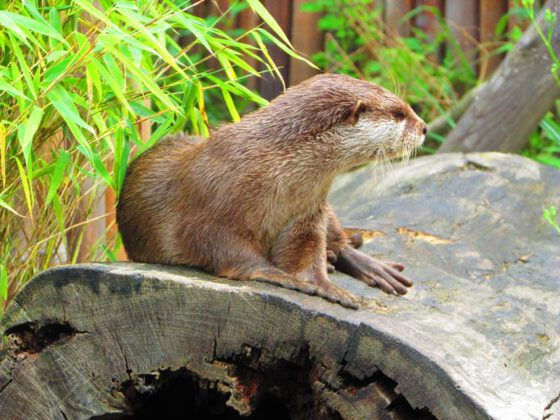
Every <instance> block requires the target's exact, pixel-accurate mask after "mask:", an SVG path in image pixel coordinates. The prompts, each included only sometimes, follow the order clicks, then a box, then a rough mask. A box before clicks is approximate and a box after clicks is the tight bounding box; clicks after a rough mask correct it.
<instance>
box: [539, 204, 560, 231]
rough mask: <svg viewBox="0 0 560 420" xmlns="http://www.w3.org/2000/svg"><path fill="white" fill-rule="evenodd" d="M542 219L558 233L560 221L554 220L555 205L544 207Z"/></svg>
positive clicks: (555, 213) (555, 215)
mask: <svg viewBox="0 0 560 420" xmlns="http://www.w3.org/2000/svg"><path fill="white" fill-rule="evenodd" d="M543 216H544V220H546V221H547V222H548V223H549V224H550V226H552V227H553V228H554V229H556V232H558V234H560V222H559V221H557V220H556V217H557V212H556V207H554V206H550V207H549V208H545V209H544V210H543Z"/></svg>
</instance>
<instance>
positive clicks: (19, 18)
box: [0, 4, 66, 43]
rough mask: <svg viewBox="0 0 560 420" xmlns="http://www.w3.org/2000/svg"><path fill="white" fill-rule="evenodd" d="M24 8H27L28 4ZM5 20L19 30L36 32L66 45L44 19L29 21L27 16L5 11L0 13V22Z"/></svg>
mask: <svg viewBox="0 0 560 420" xmlns="http://www.w3.org/2000/svg"><path fill="white" fill-rule="evenodd" d="M26 6H27V7H28V8H29V5H28V4H27V5H26ZM6 18H9V19H11V20H12V22H14V23H15V24H16V25H18V26H19V27H20V28H22V27H23V28H26V29H28V30H30V31H32V32H37V33H39V34H42V35H47V36H49V37H52V38H54V39H57V40H58V41H61V42H64V43H66V41H64V38H62V36H61V35H60V34H59V33H58V32H57V31H56V30H55V29H54V28H53V27H52V26H50V25H49V24H48V22H47V21H46V20H44V19H43V20H42V21H40V20H39V19H31V18H28V17H27V16H23V15H19V14H17V13H11V12H5V11H2V12H0V21H2V19H6Z"/></svg>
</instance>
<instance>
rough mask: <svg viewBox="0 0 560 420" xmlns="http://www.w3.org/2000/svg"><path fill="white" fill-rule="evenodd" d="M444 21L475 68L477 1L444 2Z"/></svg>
mask: <svg viewBox="0 0 560 420" xmlns="http://www.w3.org/2000/svg"><path fill="white" fill-rule="evenodd" d="M445 21H446V23H447V25H448V26H449V29H450V30H451V33H452V34H453V35H454V36H455V38H456V39H457V41H458V42H459V45H460V46H461V50H462V51H463V53H464V54H465V55H466V57H467V59H468V60H469V63H470V64H471V66H472V67H473V68H476V58H477V54H476V45H477V43H478V1H477V0H462V1H447V2H446V3H445Z"/></svg>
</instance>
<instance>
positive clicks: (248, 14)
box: [237, 8, 259, 91]
mask: <svg viewBox="0 0 560 420" xmlns="http://www.w3.org/2000/svg"><path fill="white" fill-rule="evenodd" d="M237 21H238V24H239V27H240V28H243V30H245V31H249V30H251V29H253V28H255V27H256V26H257V25H258V24H259V17H258V16H257V15H256V14H255V13H254V12H253V11H252V10H251V9H249V8H247V9H245V10H243V11H242V12H241V13H239V15H238V16H237ZM243 42H247V43H249V44H251V45H255V44H256V43H255V41H254V40H253V39H252V38H250V37H246V38H244V39H243ZM246 61H247V64H249V65H250V66H251V67H253V68H254V69H258V62H257V60H256V59H254V58H253V57H247V58H246ZM247 87H248V88H249V89H251V90H254V91H256V90H258V88H259V79H258V78H256V77H251V78H249V79H248V80H247Z"/></svg>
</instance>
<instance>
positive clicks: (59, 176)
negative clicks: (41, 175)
mask: <svg viewBox="0 0 560 420" xmlns="http://www.w3.org/2000/svg"><path fill="white" fill-rule="evenodd" d="M69 161H70V154H69V153H68V152H66V151H64V150H62V151H61V152H60V155H59V156H58V159H57V161H56V165H55V167H54V171H53V174H52V176H51V179H50V183H49V191H48V192H47V198H46V200H45V208H46V207H47V206H48V205H49V204H50V202H51V201H52V199H53V198H54V195H55V194H56V192H57V191H58V188H59V187H60V185H61V184H62V180H63V179H64V172H65V171H66V166H67V165H68V162H69Z"/></svg>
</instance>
